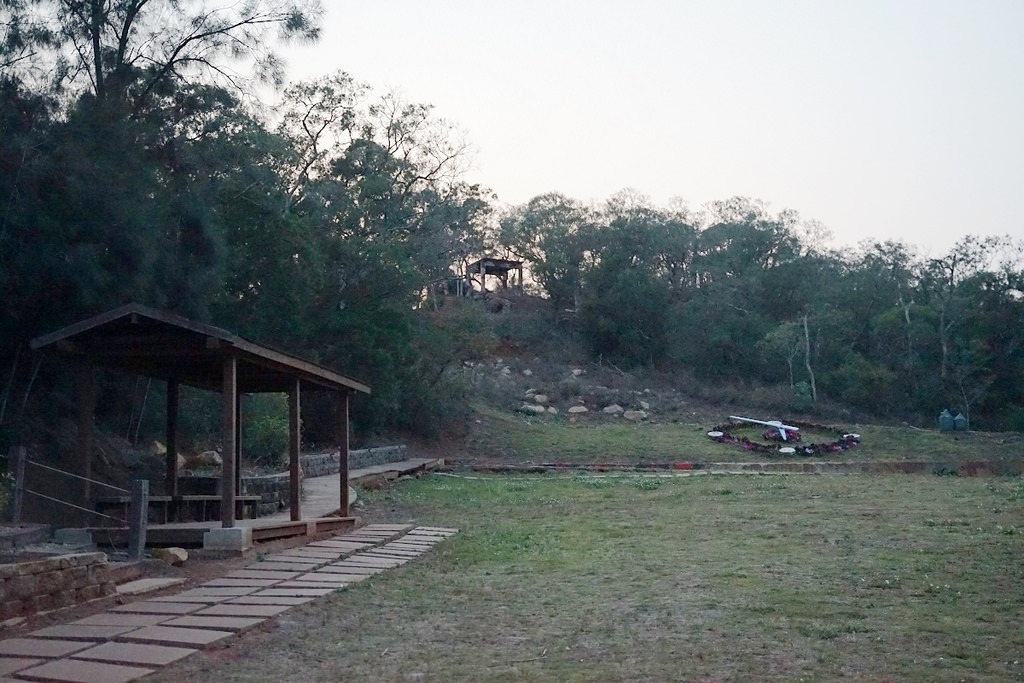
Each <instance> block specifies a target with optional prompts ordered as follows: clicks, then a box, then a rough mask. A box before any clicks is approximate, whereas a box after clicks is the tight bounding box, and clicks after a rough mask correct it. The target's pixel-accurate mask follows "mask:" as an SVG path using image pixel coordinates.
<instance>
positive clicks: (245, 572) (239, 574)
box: [225, 569, 299, 581]
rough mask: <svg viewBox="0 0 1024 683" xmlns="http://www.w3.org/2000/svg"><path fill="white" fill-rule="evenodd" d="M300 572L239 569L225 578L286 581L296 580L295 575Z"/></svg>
mask: <svg viewBox="0 0 1024 683" xmlns="http://www.w3.org/2000/svg"><path fill="white" fill-rule="evenodd" d="M298 573H299V572H280V571H273V570H263V569H238V570H235V571H233V572H228V573H227V574H226V575H225V578H228V579H277V580H279V581H284V580H286V579H294V578H295V575H296V574H298Z"/></svg>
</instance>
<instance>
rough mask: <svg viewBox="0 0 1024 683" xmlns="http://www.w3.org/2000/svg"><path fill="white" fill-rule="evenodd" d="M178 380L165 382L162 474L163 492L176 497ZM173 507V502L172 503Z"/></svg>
mask: <svg viewBox="0 0 1024 683" xmlns="http://www.w3.org/2000/svg"><path fill="white" fill-rule="evenodd" d="M179 389H180V387H179V385H178V380H176V379H171V380H167V437H166V438H167V460H166V463H165V465H166V469H165V473H164V491H166V492H167V495H168V496H177V495H178V402H179V397H180V391H179ZM171 504H172V506H173V504H174V503H173V501H172V503H171Z"/></svg>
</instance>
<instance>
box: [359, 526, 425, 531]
mask: <svg viewBox="0 0 1024 683" xmlns="http://www.w3.org/2000/svg"><path fill="white" fill-rule="evenodd" d="M411 526H412V525H411V524H367V525H366V526H362V527H359V528H360V529H386V530H388V531H405V530H406V529H408V528H409V527H411ZM358 530H359V529H356V531H358Z"/></svg>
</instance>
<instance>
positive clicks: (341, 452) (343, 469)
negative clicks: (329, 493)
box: [337, 391, 350, 517]
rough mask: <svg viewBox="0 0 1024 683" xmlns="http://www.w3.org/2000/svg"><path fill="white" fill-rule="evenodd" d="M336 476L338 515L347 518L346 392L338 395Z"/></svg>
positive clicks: (348, 503) (347, 453) (347, 452)
mask: <svg viewBox="0 0 1024 683" xmlns="http://www.w3.org/2000/svg"><path fill="white" fill-rule="evenodd" d="M337 429H338V476H339V477H340V482H339V486H338V489H339V497H340V501H339V504H338V514H339V515H341V516H342V517H348V516H349V505H350V501H349V496H348V459H349V450H348V436H349V434H348V392H347V391H345V392H341V393H339V394H338V425H337Z"/></svg>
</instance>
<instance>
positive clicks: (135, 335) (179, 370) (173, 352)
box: [31, 303, 370, 542]
mask: <svg viewBox="0 0 1024 683" xmlns="http://www.w3.org/2000/svg"><path fill="white" fill-rule="evenodd" d="M31 346H32V348H33V349H34V350H41V351H45V352H52V353H57V354H60V355H63V356H65V357H69V358H71V359H72V360H74V361H76V365H77V370H76V374H75V386H76V395H77V403H78V429H77V439H76V445H75V451H76V453H75V458H74V461H75V463H76V465H77V467H78V472H77V473H76V474H78V475H79V476H80V477H82V478H83V479H80V480H78V481H80V482H81V490H80V492H79V496H80V497H79V501H81V503H82V504H83V506H84V507H87V508H89V509H91V508H92V506H93V504H94V503H95V499H94V497H93V495H91V494H92V491H91V487H90V481H89V479H90V477H91V473H92V462H91V453H92V442H93V421H94V413H95V408H96V389H95V383H94V378H93V370H94V368H95V367H103V368H108V369H112V370H119V371H125V372H130V373H136V374H139V375H142V376H144V377H149V378H154V379H159V380H163V381H165V382H166V383H167V415H166V426H167V435H166V440H167V456H166V473H165V481H164V492H165V494H166V496H167V497H170V498H171V499H172V500H176V499H180V496H178V484H179V482H178V474H179V473H178V452H177V451H178V408H179V389H180V387H181V386H182V385H184V386H190V387H196V388H199V389H205V390H209V391H214V392H219V393H220V394H221V430H222V431H221V443H222V450H223V456H222V457H223V460H222V468H221V473H220V485H219V487H218V488H219V496H218V498H219V509H220V517H221V520H220V521H221V527H222V529H224V530H228V529H234V528H235V527H236V508H238V507H239V506H238V505H236V503H239V502H241V501H239V500H237V498H238V497H239V496H240V493H241V472H240V470H241V467H240V464H241V463H240V456H241V451H240V444H239V442H240V426H239V424H240V423H239V419H238V418H239V407H240V403H241V396H242V394H250V393H286V394H287V395H288V399H289V400H288V405H289V411H288V412H289V416H288V429H289V437H288V443H289V484H290V486H289V492H290V496H289V498H290V514H291V519H292V520H293V521H295V522H298V521H300V520H301V519H302V515H301V509H300V502H299V494H300V478H301V475H300V469H299V447H300V433H299V430H300V424H301V407H300V406H301V397H302V394H303V393H304V392H306V391H327V392H331V393H333V394H335V395H336V397H337V403H336V405H337V422H336V435H337V443H338V449H339V454H340V463H339V464H340V467H339V470H340V475H339V476H340V479H341V481H340V499H339V504H338V513H337V514H338V515H339V516H342V517H348V515H349V504H350V501H349V486H348V462H349V401H350V397H351V396H352V394H355V393H362V394H369V393H370V388H369V387H368V386H366V385H365V384H362V383H360V382H357V381H355V380H353V379H349V378H347V377H343V376H342V375H339V374H337V373H335V372H333V371H331V370H328V369H327V368H324V367H321V366H319V365H316V364H314V363H311V362H308V361H305V360H302V359H300V358H296V357H295V356H291V355H289V354H287V353H283V352H281V351H277V350H274V349H270V348H267V347H266V346H261V345H259V344H255V343H253V342H250V341H248V340H246V339H243V338H241V337H238V336H236V335H234V334H232V333H231V332H228V331H227V330H223V329H221V328H218V327H213V326H211V325H207V324H205V323H200V322H197V321H195V320H190V319H188V318H184V317H181V316H179V315H176V314H173V313H169V312H166V311H159V310H154V309H151V308H147V307H145V306H141V305H139V304H134V303H131V304H127V305H124V306H121V307H119V308H116V309H114V310H111V311H108V312H106V313H101V314H100V315H96V316H93V317H91V318H88V319H86V320H82V321H80V322H77V323H75V324H73V325H69V326H67V327H65V328H63V329H60V330H57V331H56V332H53V333H51V334H46V335H43V336H41V337H37V338H36V339H34V340H32V343H31ZM211 531H212V530H211ZM235 531H239V532H241V531H245V530H243V529H235ZM223 536H224V537H226V538H229V539H230V538H232V537H233V534H231V533H230V532H224V534H223ZM238 536H239V537H241V536H242V534H241V533H239V534H238ZM229 542H230V541H229Z"/></svg>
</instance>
